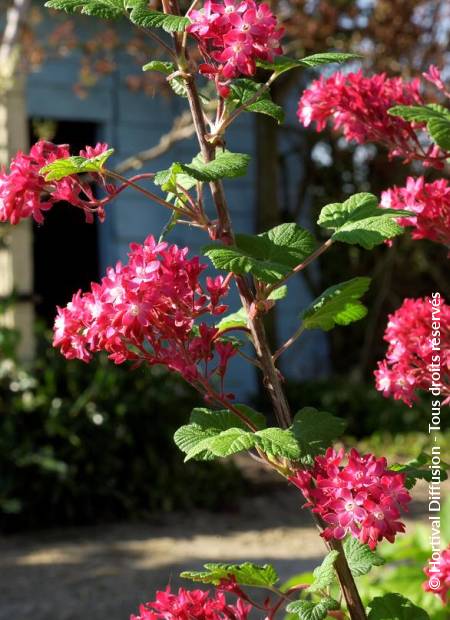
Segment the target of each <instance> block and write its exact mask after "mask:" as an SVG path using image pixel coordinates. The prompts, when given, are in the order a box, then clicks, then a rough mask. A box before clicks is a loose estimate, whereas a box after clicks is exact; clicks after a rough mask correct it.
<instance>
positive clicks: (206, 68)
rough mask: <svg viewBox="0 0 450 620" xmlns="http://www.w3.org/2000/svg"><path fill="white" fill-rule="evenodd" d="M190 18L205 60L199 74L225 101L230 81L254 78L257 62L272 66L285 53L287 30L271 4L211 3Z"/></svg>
mask: <svg viewBox="0 0 450 620" xmlns="http://www.w3.org/2000/svg"><path fill="white" fill-rule="evenodd" d="M189 18H190V20H191V23H190V24H189V26H188V32H190V33H191V34H192V35H194V36H195V37H196V38H197V40H198V41H199V46H200V51H201V53H202V55H203V57H204V59H205V63H204V64H202V65H200V67H199V68H200V72H201V73H203V74H204V75H206V76H208V77H209V78H210V79H213V80H214V81H215V82H216V87H217V89H218V92H219V94H220V95H221V96H222V97H227V96H228V94H229V91H230V89H229V82H230V80H231V79H233V78H237V77H239V76H241V75H245V76H252V75H254V74H255V72H256V61H257V60H258V59H259V60H265V61H269V62H271V61H273V59H274V58H275V56H278V55H280V54H281V53H282V49H281V45H280V39H281V37H282V36H283V32H284V30H283V29H282V28H279V27H278V25H277V20H276V17H275V16H274V14H273V13H272V11H271V10H270V7H269V5H268V4H265V3H263V4H260V5H258V4H256V2H254V0H248V1H247V0H246V1H245V2H235V1H234V0H225V1H224V2H223V3H222V2H217V3H214V2H210V1H209V0H208V1H207V2H205V4H204V6H203V8H202V9H200V10H194V11H192V12H191V13H190V15H189Z"/></svg>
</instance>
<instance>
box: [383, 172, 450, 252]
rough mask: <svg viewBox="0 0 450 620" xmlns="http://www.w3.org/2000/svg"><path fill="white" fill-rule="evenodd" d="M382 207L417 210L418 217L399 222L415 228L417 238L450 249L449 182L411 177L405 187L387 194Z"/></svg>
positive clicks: (415, 211)
mask: <svg viewBox="0 0 450 620" xmlns="http://www.w3.org/2000/svg"><path fill="white" fill-rule="evenodd" d="M381 206H382V207H384V208H388V209H406V210H408V211H413V212H414V213H416V214H417V215H415V216H412V217H403V218H401V219H399V220H398V221H399V224H401V225H403V226H412V227H413V232H412V236H413V239H431V241H436V242H438V243H443V244H444V245H446V246H448V247H449V249H450V183H449V182H448V181H447V179H439V180H438V181H434V182H432V183H426V182H425V179H424V177H418V178H413V177H409V178H408V179H407V182H406V185H405V187H393V188H392V189H388V190H386V191H385V192H383V194H382V196H381Z"/></svg>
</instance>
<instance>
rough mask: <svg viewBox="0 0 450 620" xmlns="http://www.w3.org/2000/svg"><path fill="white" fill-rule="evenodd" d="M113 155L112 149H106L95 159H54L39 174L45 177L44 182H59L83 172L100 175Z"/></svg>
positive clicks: (75, 156) (77, 157) (77, 156)
mask: <svg viewBox="0 0 450 620" xmlns="http://www.w3.org/2000/svg"><path fill="white" fill-rule="evenodd" d="M113 153H114V149H108V150H107V151H105V152H104V153H101V155H97V156H96V157H89V158H88V157H81V156H79V155H74V156H73V157H66V158H65V159H55V161H53V162H52V163H51V164H48V165H47V166H44V167H43V168H41V170H40V173H41V174H43V175H45V180H46V181H59V180H60V179H64V178H65V177H68V176H71V175H72V174H83V173H85V172H96V173H101V172H102V169H103V166H104V164H105V162H106V161H107V159H108V158H109V157H111V155H112V154H113Z"/></svg>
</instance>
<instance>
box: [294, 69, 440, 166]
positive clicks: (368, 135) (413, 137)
mask: <svg viewBox="0 0 450 620" xmlns="http://www.w3.org/2000/svg"><path fill="white" fill-rule="evenodd" d="M423 104H424V100H423V98H422V96H421V94H420V80H419V79H414V80H411V81H409V82H407V81H404V80H403V79H402V78H399V77H395V78H388V77H387V76H386V74H385V73H380V74H375V75H372V76H371V77H365V76H364V75H363V74H362V71H358V72H356V73H349V74H347V75H344V74H343V73H341V72H339V71H338V72H337V73H334V74H333V75H331V76H330V77H324V76H321V77H320V78H319V79H318V80H315V81H314V82H313V83H312V84H311V86H310V87H309V88H307V89H306V90H305V91H304V92H303V94H302V96H301V98H300V101H299V104H298V113H297V114H298V118H299V120H300V122H301V123H302V124H303V125H304V126H305V127H308V126H309V125H310V124H312V123H316V128H317V131H323V129H325V127H326V125H327V123H330V124H331V126H332V127H333V129H334V130H336V131H342V133H343V134H344V137H345V139H346V140H348V141H354V142H356V143H358V144H366V143H368V142H377V143H379V144H382V145H384V146H385V147H386V148H387V149H388V151H389V155H390V157H402V158H403V159H404V160H405V162H410V161H412V160H414V159H420V160H421V161H423V162H425V163H426V164H427V165H433V166H435V167H438V168H442V166H443V161H444V159H445V158H446V157H447V156H448V153H446V152H444V151H442V150H441V149H439V148H438V147H436V146H435V145H434V144H430V145H429V146H428V147H427V148H424V147H422V146H421V145H420V143H419V139H418V136H417V131H418V130H420V129H423V128H424V124H423V123H422V124H421V123H410V122H408V121H405V120H403V119H402V118H400V117H398V116H392V115H391V114H389V113H388V111H389V109H390V108H392V107H394V106H397V105H423Z"/></svg>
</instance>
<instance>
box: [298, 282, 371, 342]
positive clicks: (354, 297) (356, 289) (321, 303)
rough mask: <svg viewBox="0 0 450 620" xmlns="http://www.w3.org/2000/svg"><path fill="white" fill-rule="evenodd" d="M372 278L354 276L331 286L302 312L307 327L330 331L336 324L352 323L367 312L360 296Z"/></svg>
mask: <svg viewBox="0 0 450 620" xmlns="http://www.w3.org/2000/svg"><path fill="white" fill-rule="evenodd" d="M369 285H370V278H352V279H351V280H347V281H346V282H341V283H340V284H336V285H335V286H330V288H327V290H326V291H324V292H323V293H322V294H321V295H319V297H317V298H316V299H315V300H314V301H313V302H312V303H311V304H310V305H309V306H308V307H307V308H306V310H305V311H304V312H303V313H302V315H301V318H302V319H303V325H304V327H305V328H306V329H323V330H324V331H329V330H330V329H332V328H333V327H334V326H335V325H350V323H353V322H354V321H359V320H360V319H362V318H363V317H365V316H366V314H367V308H366V307H365V306H364V305H363V304H362V303H361V302H360V297H362V296H363V295H364V293H365V292H366V291H367V290H368V288H369Z"/></svg>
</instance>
